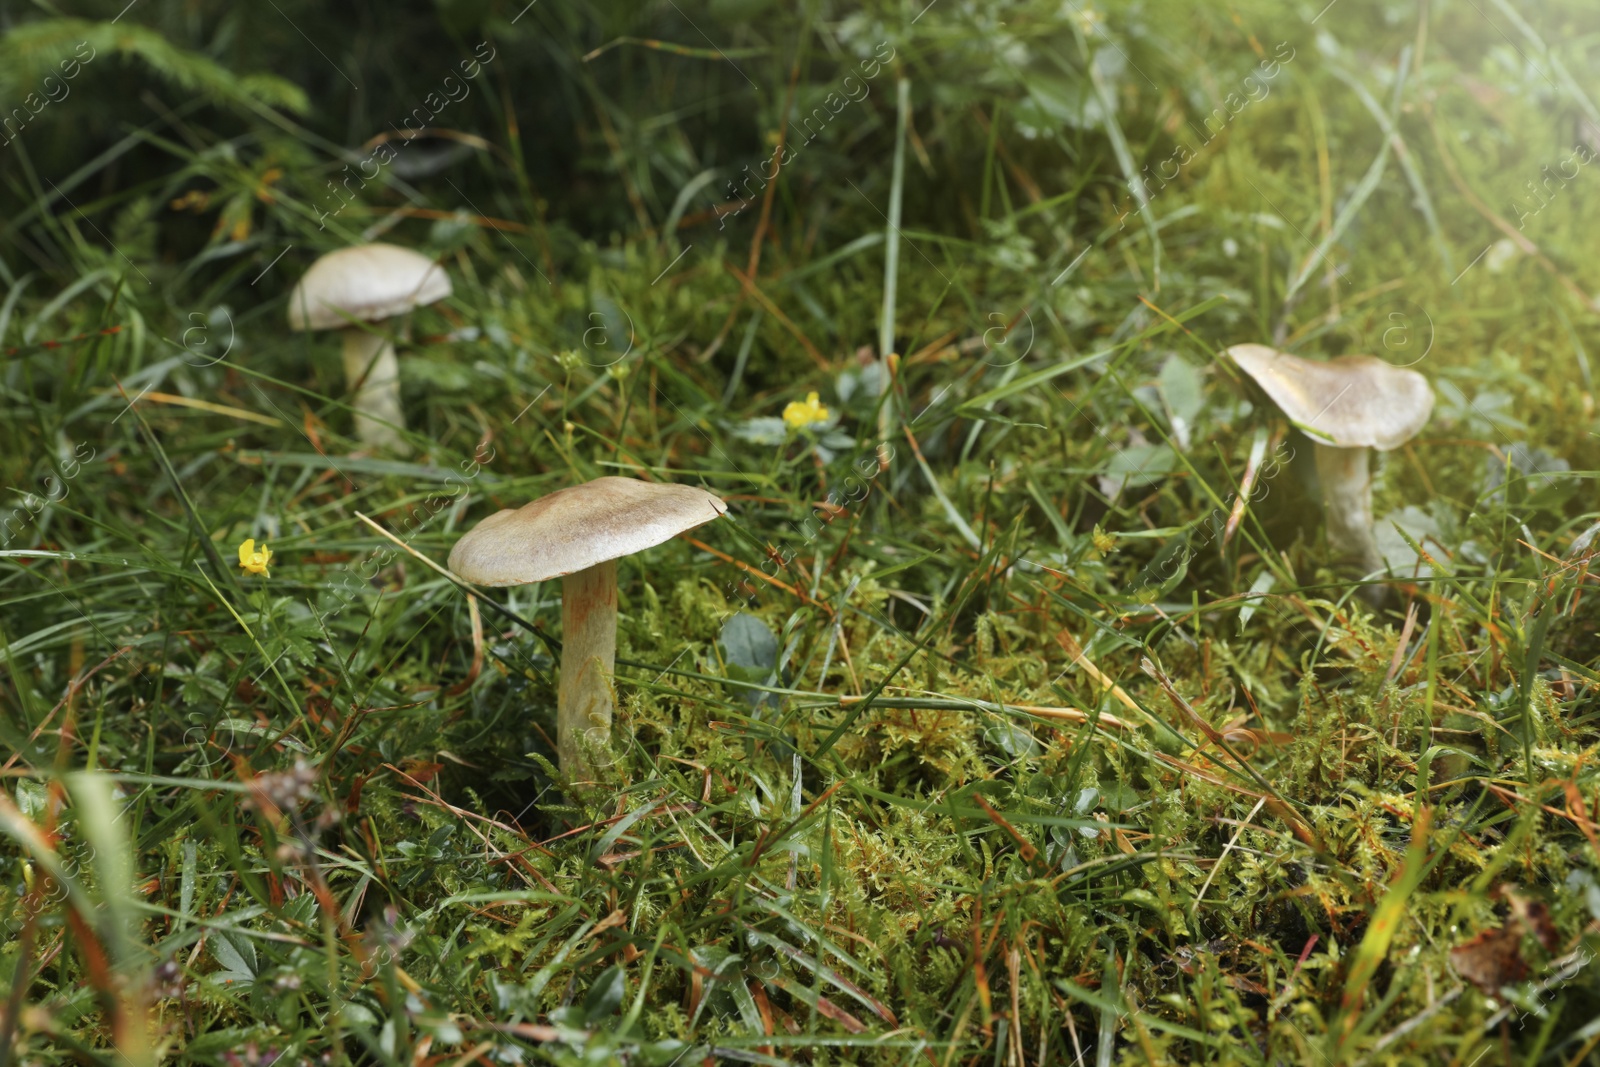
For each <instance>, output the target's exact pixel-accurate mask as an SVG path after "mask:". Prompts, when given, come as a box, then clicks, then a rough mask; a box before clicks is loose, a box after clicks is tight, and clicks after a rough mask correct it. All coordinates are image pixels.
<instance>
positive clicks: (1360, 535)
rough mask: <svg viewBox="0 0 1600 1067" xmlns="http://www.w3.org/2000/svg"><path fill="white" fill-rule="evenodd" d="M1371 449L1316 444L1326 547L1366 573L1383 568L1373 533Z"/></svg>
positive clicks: (1381, 557)
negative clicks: (1369, 460) (1355, 562)
mask: <svg viewBox="0 0 1600 1067" xmlns="http://www.w3.org/2000/svg"><path fill="white" fill-rule="evenodd" d="M1371 451H1372V450H1371V449H1369V448H1334V447H1333V446H1332V445H1324V444H1318V445H1317V446H1316V456H1317V477H1318V479H1319V480H1320V481H1321V482H1322V510H1323V518H1324V521H1325V523H1326V525H1327V528H1328V547H1329V548H1331V549H1332V550H1333V551H1334V552H1335V553H1336V554H1337V555H1340V556H1344V557H1348V558H1350V559H1354V560H1356V561H1358V562H1359V563H1360V565H1361V566H1362V568H1363V569H1364V572H1365V573H1367V574H1371V573H1373V572H1374V571H1382V570H1383V569H1384V562H1383V556H1382V555H1381V554H1379V552H1378V542H1377V539H1376V538H1375V537H1374V536H1373V533H1372V470H1371V467H1370V466H1369V464H1368V459H1369V457H1368V453H1369V452H1371Z"/></svg>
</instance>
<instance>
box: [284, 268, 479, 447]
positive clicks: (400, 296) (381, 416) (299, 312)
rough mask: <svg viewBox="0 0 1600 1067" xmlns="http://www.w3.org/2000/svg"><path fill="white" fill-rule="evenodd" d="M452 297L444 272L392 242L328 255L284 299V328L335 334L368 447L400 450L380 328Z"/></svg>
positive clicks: (391, 371) (401, 419)
mask: <svg viewBox="0 0 1600 1067" xmlns="http://www.w3.org/2000/svg"><path fill="white" fill-rule="evenodd" d="M449 295H450V277H449V275H447V274H445V272H444V268H442V267H440V266H439V265H438V264H437V263H435V262H434V261H433V260H431V259H429V258H428V257H427V256H425V255H423V254H422V253H420V252H413V251H412V250H411V249H409V248H401V247H399V246H398V245H390V244H366V245H354V246H352V247H350V248H341V249H339V250H338V251H337V252H329V253H328V254H327V255H325V256H323V257H322V258H321V259H319V260H317V261H316V262H315V263H313V264H311V269H310V270H308V271H306V273H305V276H304V277H302V278H301V279H300V281H299V284H297V285H296V286H295V287H294V292H293V293H291V294H290V296H289V329H291V330H339V331H340V332H341V333H342V334H343V343H344V376H345V381H346V382H347V383H348V384H349V385H350V387H351V388H353V389H355V391H356V395H355V402H354V404H353V405H352V406H353V407H354V408H355V412H356V416H355V424H356V436H357V437H358V438H359V439H360V441H361V443H362V444H363V445H365V446H367V447H368V448H373V449H378V448H389V449H393V450H395V451H404V449H405V442H404V441H403V440H402V438H401V431H402V430H404V429H405V414H404V413H403V412H402V411H401V409H400V365H399V363H398V362H397V361H396V359H395V356H394V345H393V344H392V343H391V342H390V340H389V338H388V336H387V335H386V334H385V333H384V332H381V331H379V330H377V329H370V328H365V327H363V326H361V325H359V323H364V322H380V321H382V320H383V319H387V318H393V317H395V316H398V315H404V314H405V313H406V312H408V311H410V310H412V309H413V308H419V307H422V306H423V305H424V304H431V303H433V302H434V301H435V300H443V299H444V298H445V297H447V296H449Z"/></svg>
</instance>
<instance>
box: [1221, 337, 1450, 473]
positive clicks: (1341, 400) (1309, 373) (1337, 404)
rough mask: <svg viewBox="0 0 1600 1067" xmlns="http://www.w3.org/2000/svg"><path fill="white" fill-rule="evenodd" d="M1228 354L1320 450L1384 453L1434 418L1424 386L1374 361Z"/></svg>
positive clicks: (1264, 352) (1410, 374)
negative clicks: (1371, 449)
mask: <svg viewBox="0 0 1600 1067" xmlns="http://www.w3.org/2000/svg"><path fill="white" fill-rule="evenodd" d="M1228 355H1229V356H1230V357H1231V358H1232V359H1233V362H1234V363H1235V364H1236V365H1237V366H1238V367H1239V369H1240V370H1242V371H1244V372H1245V373H1246V374H1248V375H1250V377H1252V378H1254V379H1255V380H1256V384H1257V385H1259V386H1261V388H1262V390H1264V391H1265V392H1266V394H1267V396H1269V397H1271V398H1272V402H1273V403H1275V404H1277V405H1278V407H1279V408H1281V409H1282V410H1283V413H1284V414H1285V415H1287V416H1288V417H1289V421H1290V422H1292V423H1294V425H1295V427H1296V428H1297V429H1299V430H1300V431H1301V432H1302V433H1304V434H1305V435H1306V436H1307V437H1310V438H1311V439H1312V440H1313V441H1316V442H1318V443H1319V444H1324V445H1333V446H1334V447H1336V448H1376V449H1378V450H1379V451H1380V452H1387V451H1389V450H1390V449H1393V448H1399V447H1400V446H1401V445H1403V444H1405V443H1406V442H1407V441H1409V440H1411V439H1412V438H1413V437H1415V436H1416V435H1417V432H1418V431H1419V430H1421V429H1422V427H1423V424H1424V423H1426V422H1427V421H1428V416H1429V415H1431V414H1432V413H1433V389H1432V387H1431V386H1429V385H1428V379H1426V378H1424V377H1423V376H1422V375H1420V374H1418V373H1417V372H1416V371H1414V370H1407V369H1405V368H1404V367H1396V366H1394V365H1392V364H1389V363H1385V362H1384V361H1383V360H1381V359H1379V358H1377V357H1376V356H1340V357H1339V358H1337V359H1330V360H1328V361H1327V362H1321V363H1319V362H1316V361H1313V360H1309V359H1301V358H1300V357H1299V356H1291V355H1290V354H1289V353H1287V352H1279V351H1278V350H1277V349H1274V348H1268V347H1267V346H1266V345H1234V346H1233V347H1232V348H1230V349H1228Z"/></svg>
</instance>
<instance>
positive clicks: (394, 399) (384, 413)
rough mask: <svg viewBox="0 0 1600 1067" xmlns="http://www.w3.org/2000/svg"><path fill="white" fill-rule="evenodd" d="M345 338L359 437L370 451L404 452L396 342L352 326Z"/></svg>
mask: <svg viewBox="0 0 1600 1067" xmlns="http://www.w3.org/2000/svg"><path fill="white" fill-rule="evenodd" d="M339 332H340V334H341V335H342V337H343V353H344V381H345V385H346V386H347V387H349V388H350V389H352V390H354V392H355V396H354V397H353V398H352V399H351V401H350V406H351V407H352V408H354V409H355V430H356V438H357V440H359V441H360V442H361V443H362V444H364V445H366V446H367V447H368V448H373V449H388V450H390V451H393V452H399V451H403V450H404V449H405V439H404V438H403V437H401V435H400V431H401V429H403V428H404V427H405V424H406V416H405V412H404V411H403V410H402V409H401V407H400V361H399V360H398V359H396V358H395V354H394V343H393V342H392V341H390V340H389V339H388V338H387V337H385V336H383V335H382V334H381V333H374V332H370V331H368V330H363V329H361V328H360V327H359V326H350V327H347V328H346V329H343V330H341V331H339Z"/></svg>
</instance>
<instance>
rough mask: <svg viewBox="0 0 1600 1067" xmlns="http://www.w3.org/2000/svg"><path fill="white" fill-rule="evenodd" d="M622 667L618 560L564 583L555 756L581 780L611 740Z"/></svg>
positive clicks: (574, 574) (579, 573) (586, 570)
mask: <svg viewBox="0 0 1600 1067" xmlns="http://www.w3.org/2000/svg"><path fill="white" fill-rule="evenodd" d="M616 666H617V561H616V560H614V559H608V560H606V561H604V562H603V563H596V564H595V565H594V566H593V567H585V568H584V569H583V570H581V571H573V572H572V573H571V574H569V575H567V576H566V577H564V578H562V579H561V683H560V689H559V695H558V697H557V703H556V755H557V758H558V759H559V760H560V763H561V769H562V770H563V771H565V772H566V773H568V774H570V775H571V776H572V777H573V778H574V779H579V780H582V779H584V778H586V777H587V776H588V775H589V772H590V770H591V769H592V767H593V764H592V761H591V759H590V757H591V756H592V755H593V754H594V753H595V752H596V751H597V750H599V749H602V748H604V746H605V745H606V744H607V742H608V741H609V740H610V736H611V712H612V709H613V708H614V707H615V706H616V695H615V692H614V691H613V689H612V687H611V676H612V675H613V674H614V673H615V671H616Z"/></svg>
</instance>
